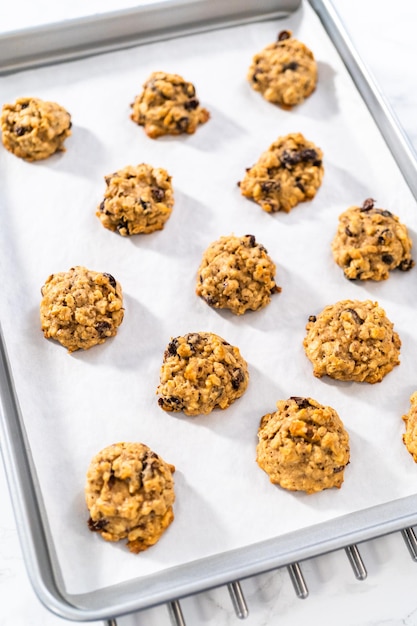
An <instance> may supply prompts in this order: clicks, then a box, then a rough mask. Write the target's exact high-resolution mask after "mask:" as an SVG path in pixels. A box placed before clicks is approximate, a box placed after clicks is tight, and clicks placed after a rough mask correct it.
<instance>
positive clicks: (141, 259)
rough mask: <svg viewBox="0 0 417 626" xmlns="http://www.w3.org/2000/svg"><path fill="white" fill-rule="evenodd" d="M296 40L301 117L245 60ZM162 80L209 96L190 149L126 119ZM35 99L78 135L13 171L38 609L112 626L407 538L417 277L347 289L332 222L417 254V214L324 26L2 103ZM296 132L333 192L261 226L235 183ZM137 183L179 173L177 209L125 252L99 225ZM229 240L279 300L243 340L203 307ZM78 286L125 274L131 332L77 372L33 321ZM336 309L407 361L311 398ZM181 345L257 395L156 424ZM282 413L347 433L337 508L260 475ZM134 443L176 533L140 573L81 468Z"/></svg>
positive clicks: (7, 412)
mask: <svg viewBox="0 0 417 626" xmlns="http://www.w3.org/2000/svg"><path fill="white" fill-rule="evenodd" d="M284 28H285V29H291V30H292V31H293V33H294V35H295V36H296V37H297V38H299V39H301V40H302V41H305V43H306V44H307V45H309V46H310V47H311V49H312V50H313V51H314V53H315V56H316V58H317V61H318V64H319V75H320V80H319V84H318V87H317V90H316V92H315V93H314V94H313V95H312V96H311V97H310V98H309V99H308V101H306V102H305V103H304V104H303V105H301V106H299V107H297V108H296V109H294V110H292V111H283V110H281V109H279V108H277V107H275V106H273V105H271V104H269V103H267V102H266V101H264V100H263V99H262V97H261V96H260V95H259V94H258V93H256V92H254V91H253V90H252V89H251V88H250V86H249V84H248V82H247V81H246V73H247V68H248V65H249V63H250V61H251V58H252V56H253V54H254V53H255V52H257V51H258V50H260V49H261V48H262V47H264V46H265V45H266V44H267V43H269V42H270V41H273V40H274V39H275V38H276V35H277V32H278V31H280V30H282V29H284ZM155 69H163V70H165V71H168V72H176V73H179V74H182V75H183V76H184V77H186V78H187V79H188V80H190V81H192V82H193V83H194V84H195V85H196V88H197V93H198V96H199V99H200V100H201V103H202V104H203V106H205V107H206V108H207V109H208V110H209V111H210V113H211V119H210V121H209V122H208V123H207V124H205V125H204V126H202V127H200V128H199V129H198V131H197V132H196V134H195V135H193V136H189V137H176V138H172V137H170V138H161V139H158V140H157V141H155V140H151V139H149V138H148V137H146V135H145V134H144V132H143V129H142V128H139V127H137V126H135V125H134V124H133V122H132V121H131V120H130V119H129V113H130V108H129V103H130V102H132V100H133V98H134V96H135V95H136V94H137V93H138V92H139V91H140V88H141V84H142V83H143V81H144V80H145V79H146V77H147V76H148V74H149V73H150V72H152V71H154V70H155ZM22 95H36V96H38V97H41V98H44V99H48V100H54V101H57V102H59V103H61V104H62V105H63V106H65V107H66V108H67V109H68V110H69V111H70V112H71V114H72V119H73V135H72V136H71V137H70V138H69V139H68V140H67V143H66V147H67V150H66V152H65V153H63V154H60V155H56V156H54V157H52V158H50V159H49V160H47V161H43V162H38V163H25V162H23V161H21V160H19V159H16V158H15V157H13V155H11V154H9V153H8V152H6V151H5V150H4V149H3V150H1V151H0V167H1V170H2V173H3V182H2V189H1V192H0V193H1V196H0V201H1V211H2V228H1V229H0V230H1V232H0V249H1V251H2V253H1V258H0V262H1V276H2V286H3V290H2V291H3V297H2V299H1V302H0V313H1V323H2V330H3V335H4V344H5V347H6V348H7V353H8V362H9V365H7V357H6V355H5V354H4V358H3V360H2V374H3V377H2V382H1V385H2V413H3V416H2V429H3V431H2V432H3V441H2V446H3V452H4V456H5V461H6V469H7V471H8V477H9V483H10V486H11V492H12V497H13V501H14V506H15V510H16V517H17V521H18V524H19V532H20V536H21V539H22V543H23V547H24V552H25V555H26V559H27V563H28V571H29V575H30V577H31V579H32V583H33V584H34V587H35V590H36V591H37V593H38V594H39V596H40V598H41V599H42V601H43V602H44V603H45V604H46V605H47V606H48V607H49V608H50V609H51V610H53V611H55V612H56V613H58V614H60V615H62V616H63V617H67V618H70V619H76V620H83V619H98V618H102V617H109V616H116V615H119V614H121V613H126V612H129V611H133V610H136V609H140V608H144V607H147V606H151V605H153V604H157V603H160V602H164V601H168V600H170V599H174V598H178V597H181V596H183V595H187V594H189V593H194V592H197V591H201V590H202V589H205V588H208V587H213V586H216V585H218V584H222V583H225V582H229V581H232V580H234V579H237V578H240V577H242V576H249V575H251V574H254V573H257V572H260V571H264V570H266V569H268V568H271V567H275V566H278V565H282V564H286V563H289V562H291V561H294V560H296V559H300V558H307V557H308V556H311V555H313V554H319V553H321V552H323V551H326V550H330V549H333V548H336V547H341V546H343V545H347V544H349V543H352V542H357V541H360V540H362V539H366V538H369V537H370V536H375V535H377V534H382V533H384V532H390V531H391V530H395V529H399V528H402V527H404V526H407V525H411V524H412V523H414V522H415V521H416V520H417V514H416V513H415V511H416V503H417V497H416V484H417V483H416V480H417V469H416V466H415V464H414V462H413V460H412V458H411V457H410V455H409V454H408V453H407V451H406V449H405V447H404V445H403V443H402V439H401V437H402V433H403V429H404V428H403V422H402V420H401V415H402V414H403V413H404V412H406V411H407V410H408V401H409V396H410V394H411V392H412V391H414V390H415V374H414V372H415V367H416V354H417V345H416V344H417V338H416V336H415V330H414V328H415V324H414V318H415V309H416V306H417V290H416V289H415V288H414V287H415V281H416V278H415V276H416V271H417V270H416V269H413V270H411V271H410V272H409V273H401V272H397V273H394V274H393V275H392V276H391V277H390V279H389V280H388V281H386V282H383V283H380V284H376V283H368V284H358V283H351V282H348V281H346V280H345V279H344V277H343V273H342V271H341V270H340V268H338V267H337V266H336V265H335V264H334V262H333V260H332V256H331V251H330V242H331V240H332V237H333V235H334V232H335V229H336V225H337V217H338V215H339V214H340V213H341V212H342V211H343V210H344V209H345V208H347V207H348V206H350V205H352V204H358V203H362V202H363V200H364V199H365V198H367V197H374V198H376V200H377V204H378V205H379V206H381V207H384V208H387V209H389V210H391V211H393V212H394V213H396V214H397V215H398V216H399V217H400V219H401V220H402V221H403V222H404V223H406V224H407V226H408V227H409V229H410V233H411V236H412V238H413V241H414V242H415V239H416V228H417V212H416V201H415V198H414V196H413V194H412V193H411V191H410V188H409V187H408V185H407V184H406V181H405V179H404V176H403V173H402V171H401V170H400V168H399V166H398V163H397V161H396V159H394V157H393V154H392V151H391V150H390V148H389V147H388V146H387V143H386V141H385V139H384V138H383V136H382V134H381V132H380V129H379V128H378V126H377V124H376V123H375V121H374V118H373V116H372V114H371V113H370V111H369V109H368V107H367V106H366V105H365V104H364V102H363V100H362V98H361V96H360V94H359V92H358V89H357V87H356V86H355V84H354V83H353V81H352V79H351V77H350V75H349V72H348V71H347V69H346V67H345V65H344V64H343V62H342V61H341V59H340V57H339V56H338V54H337V52H336V50H335V47H334V45H333V43H332V42H331V40H330V39H329V37H328V35H327V34H326V31H325V29H324V27H323V25H322V23H321V22H320V19H319V18H318V16H317V14H316V13H315V11H314V10H313V8H312V7H311V6H310V5H309V4H306V3H305V4H303V5H302V6H301V8H300V9H299V10H297V11H296V12H295V13H294V14H292V15H291V16H289V17H287V18H285V19H284V20H277V19H271V20H266V21H262V22H258V23H247V24H243V25H239V26H234V27H233V28H227V29H219V30H216V31H211V32H207V33H199V34H198V35H189V36H187V37H181V38H178V39H169V40H164V41H160V42H158V43H147V44H146V45H142V46H138V47H133V48H129V49H124V50H121V51H116V52H111V53H108V54H104V55H100V56H94V57H90V58H83V59H81V60H77V61H71V62H68V63H65V64H59V65H53V66H50V67H48V68H38V69H36V70H35V69H32V70H28V71H23V72H19V73H16V74H10V75H8V76H7V77H3V78H2V84H1V96H2V101H4V102H10V101H13V100H14V99H15V98H17V97H19V96H22ZM384 121H386V118H384ZM389 121H391V120H389ZM389 127H390V126H389ZM289 132H302V133H303V134H304V135H305V136H306V137H307V138H308V139H310V140H311V141H314V142H315V143H316V144H317V145H318V146H320V147H321V148H322V150H323V152H324V165H325V177H324V180H323V184H322V187H321V189H320V190H319V192H318V194H317V196H316V198H315V199H314V200H313V201H311V202H308V203H304V204H302V205H299V206H298V207H296V208H295V209H293V211H292V212H291V213H289V214H275V215H269V214H267V213H264V212H263V211H261V209H260V208H259V207H258V205H256V204H254V203H251V202H250V201H248V200H247V199H245V198H243V197H242V196H241V195H240V192H239V189H238V187H237V184H236V183H237V181H239V180H241V178H242V176H243V174H244V171H245V168H246V167H247V166H250V165H252V164H253V163H254V162H255V161H256V160H257V158H258V156H259V154H260V153H261V152H262V151H263V150H264V149H266V148H267V147H268V146H269V144H270V143H271V142H272V141H273V140H274V139H276V137H278V136H279V135H284V134H286V133H289ZM140 162H149V163H151V164H153V165H155V166H161V167H165V168H166V169H167V170H168V171H169V173H170V174H171V175H172V177H173V185H174V191H175V207H174V210H173V213H172V216H171V218H170V220H169V221H168V222H167V224H166V226H165V228H164V230H163V231H160V232H158V233H154V234H152V235H147V236H138V237H135V238H131V239H126V238H122V237H119V236H117V235H115V234H114V233H111V232H109V231H106V230H105V229H103V228H102V226H101V225H100V223H99V220H98V219H97V218H96V217H95V210H96V206H97V205H98V204H99V203H100V201H101V199H102V196H103V192H104V180H103V177H104V175H106V174H108V173H110V172H113V171H114V170H116V169H118V168H121V167H123V166H125V165H127V164H134V163H140ZM412 165H413V164H412V163H411V165H410V167H412ZM231 233H235V234H238V235H239V234H247V233H251V234H254V235H255V236H256V238H257V240H258V241H260V242H261V243H263V244H264V245H265V246H266V248H267V249H268V251H269V254H270V256H271V257H272V258H273V259H274V261H275V262H276V264H277V283H278V284H279V285H280V286H281V287H282V292H281V293H280V294H277V295H274V297H273V300H272V302H271V304H270V305H269V306H268V307H267V308H266V309H264V310H262V311H259V312H256V313H251V314H247V315H245V316H243V317H239V318H238V317H235V316H232V315H231V314H228V313H226V312H218V311H214V310H212V309H210V308H208V307H207V305H206V304H205V303H204V302H203V301H202V300H200V299H198V298H197V296H196V295H195V293H194V286H195V281H196V271H197V267H198V265H199V262H200V259H201V255H202V253H203V251H204V249H205V248H206V247H207V245H208V244H209V243H210V242H212V241H213V240H215V239H217V238H218V237H220V236H221V235H227V234H231ZM73 265H85V266H87V267H89V268H90V269H94V270H98V271H106V272H110V273H111V274H113V275H114V276H115V277H116V278H117V279H118V280H119V281H120V283H121V284H122V287H123V291H124V297H125V309H126V313H125V320H124V322H123V324H122V326H121V327H120V330H119V333H118V335H117V337H116V338H114V339H113V340H111V341H108V342H107V343H106V344H104V345H102V346H98V347H96V348H94V349H92V350H90V351H88V352H83V353H74V354H72V355H69V354H67V353H66V351H65V350H64V349H63V348H62V347H61V346H59V345H57V344H55V343H52V342H50V341H46V340H45V339H44V338H43V336H42V333H41V331H40V329H39V312H38V311H39V301H40V287H41V285H42V284H43V282H44V281H45V279H46V278H47V277H48V276H49V274H51V273H53V272H58V271H65V270H67V269H69V268H70V267H72V266H73ZM345 298H355V299H368V298H370V299H372V300H377V301H378V302H379V303H380V304H381V305H382V306H383V307H384V308H385V310H386V311H387V314H388V316H389V317H390V318H391V320H392V321H393V322H394V324H395V329H396V330H397V332H398V333H399V335H400V337H401V339H402V342H403V345H402V350H401V365H400V366H399V367H397V368H395V369H394V371H393V372H391V373H390V374H389V375H388V376H387V377H386V378H385V379H384V380H383V381H382V382H381V383H380V384H377V385H365V384H355V383H341V382H335V381H331V380H328V379H322V380H318V379H315V378H314V376H313V375H312V368H311V364H310V363H309V361H308V360H307V358H306V357H305V355H304V353H303V348H302V341H303V337H304V335H305V324H306V321H307V319H308V316H309V315H311V314H316V313H318V312H319V311H320V310H321V309H322V308H323V307H324V306H325V305H326V304H329V303H331V302H335V301H337V300H341V299H345ZM190 331H211V332H215V333H217V334H219V335H221V336H222V337H224V338H225V339H226V340H227V341H229V342H230V343H232V344H235V345H237V346H239V348H240V350H241V353H242V355H243V356H244V357H245V358H246V360H247V361H248V363H249V370H250V385H249V388H248V390H247V392H246V393H245V395H244V396H243V397H242V398H241V399H240V400H239V401H237V402H236V403H235V404H234V405H233V406H232V407H230V408H229V409H227V410H226V411H216V412H214V413H212V414H211V415H208V416H200V417H196V418H184V417H183V416H181V415H179V414H167V413H164V412H163V411H161V409H160V408H159V407H158V405H157V397H156V395H155V390H156V387H157V384H158V374H159V367H160V364H161V361H162V355H163V352H164V349H165V347H166V345H167V343H168V341H169V340H170V338H171V337H173V336H176V335H181V334H184V333H186V332H190ZM3 349H4V346H3ZM10 376H11V377H10ZM291 395H300V396H312V397H313V398H315V399H317V400H318V401H319V402H321V403H323V404H329V405H331V406H333V407H334V408H335V409H336V410H337V411H338V413H339V415H340V416H341V418H342V420H343V421H344V423H345V426H346V428H347V430H348V431H349V434H350V439H351V463H350V465H349V466H348V468H347V470H346V472H345V483H344V485H343V487H342V489H340V490H329V491H325V492H322V493H320V494H316V495H313V496H307V495H305V494H302V493H289V492H286V491H284V490H281V489H280V488H278V487H276V486H273V485H272V484H270V483H269V481H268V478H267V476H266V474H264V473H263V472H262V471H261V470H260V469H259V468H258V467H257V465H256V462H255V447H256V441H257V437H256V433H257V428H258V424H259V420H260V417H261V416H262V415H263V414H264V413H266V412H270V411H272V410H273V409H274V406H275V403H276V401H277V400H278V399H282V398H287V397H288V396H291ZM16 401H17V403H18V406H17V404H16ZM122 440H126V441H143V442H144V443H146V444H148V445H149V446H150V447H151V448H153V449H154V450H155V451H156V452H158V453H159V454H160V455H161V456H162V457H163V458H164V459H166V460H167V461H169V462H170V463H173V464H174V465H175V466H176V468H177V469H176V473H175V481H176V494H177V500H176V504H175V522H174V523H173V524H172V525H171V527H170V528H169V529H168V531H167V532H166V533H165V535H164V536H163V537H162V539H161V540H160V541H159V543H158V544H157V545H156V546H154V547H153V548H152V549H150V550H148V551H146V552H145V553H143V554H140V555H139V556H133V555H131V554H130V553H129V552H128V551H127V549H126V548H125V547H124V546H123V545H115V544H110V543H106V542H104V541H102V540H101V538H100V537H98V536H97V535H94V534H92V533H90V532H89V530H88V528H87V525H86V519H87V517H88V514H87V511H86V508H85V504H84V496H83V488H84V483H85V473H86V470H87V467H88V464H89V462H90V459H91V457H92V456H93V455H94V454H95V453H96V452H97V451H98V450H100V449H101V448H102V447H104V446H106V445H109V444H111V443H113V442H116V441H122Z"/></svg>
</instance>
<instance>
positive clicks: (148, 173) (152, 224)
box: [96, 163, 174, 237]
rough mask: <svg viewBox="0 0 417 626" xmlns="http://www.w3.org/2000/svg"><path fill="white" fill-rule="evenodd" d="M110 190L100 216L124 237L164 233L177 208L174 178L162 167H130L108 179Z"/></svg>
mask: <svg viewBox="0 0 417 626" xmlns="http://www.w3.org/2000/svg"><path fill="white" fill-rule="evenodd" d="M105 181H106V190H105V192H104V200H103V201H102V202H101V203H100V205H99V207H98V209H97V212H96V215H97V217H98V218H99V219H100V221H101V223H102V225H103V226H104V227H105V228H108V229H109V230H112V231H113V232H117V233H119V235H122V236H123V237H127V236H129V235H137V234H141V233H143V234H148V233H152V232H154V231H156V230H161V229H162V228H163V227H164V225H165V222H166V221H167V220H168V218H169V216H170V215H171V212H172V208H173V206H174V193H173V188H172V179H171V176H170V175H169V174H168V172H167V171H166V170H165V169H163V168H162V167H153V166H152V165H149V164H147V163H141V164H140V165H136V166H134V165H128V166H127V167H125V168H123V169H121V170H118V171H117V172H114V173H113V174H109V175H108V176H105Z"/></svg>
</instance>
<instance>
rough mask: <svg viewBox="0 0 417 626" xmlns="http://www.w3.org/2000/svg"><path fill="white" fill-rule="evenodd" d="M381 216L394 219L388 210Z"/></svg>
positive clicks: (382, 212)
mask: <svg viewBox="0 0 417 626" xmlns="http://www.w3.org/2000/svg"><path fill="white" fill-rule="evenodd" d="M381 215H383V216H384V217H392V213H391V211H387V210H386V209H384V211H381Z"/></svg>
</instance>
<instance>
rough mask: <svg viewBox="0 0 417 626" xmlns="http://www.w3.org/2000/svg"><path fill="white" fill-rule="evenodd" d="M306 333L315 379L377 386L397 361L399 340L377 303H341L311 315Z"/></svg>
mask: <svg viewBox="0 0 417 626" xmlns="http://www.w3.org/2000/svg"><path fill="white" fill-rule="evenodd" d="M306 330H307V334H306V337H305V338H304V342H303V345H304V350H305V353H306V355H307V357H308V358H309V359H310V361H311V363H312V364H313V373H314V375H315V376H317V377H318V378H321V377H322V376H329V377H330V378H334V379H337V380H345V381H356V382H367V383H377V382H380V381H381V380H382V379H383V378H384V376H385V375H386V374H388V373H389V372H390V371H391V370H392V369H393V368H394V367H395V366H396V365H398V364H399V362H400V361H399V354H400V347H401V341H400V338H399V336H398V334H397V333H396V332H395V331H394V325H393V323H392V322H391V321H390V320H389V319H388V317H387V315H386V313H385V311H384V309H383V308H382V307H380V306H379V304H378V302H372V301H371V300H364V301H359V300H341V301H339V302H336V303H335V304H331V305H329V306H326V307H325V308H324V309H323V311H322V312H321V313H320V314H319V315H317V316H316V315H311V316H310V317H309V321H308V324H307V326H306Z"/></svg>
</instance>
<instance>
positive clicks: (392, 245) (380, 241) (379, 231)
mask: <svg viewBox="0 0 417 626" xmlns="http://www.w3.org/2000/svg"><path fill="white" fill-rule="evenodd" d="M411 247H412V241H411V238H410V236H409V234H408V230H407V227H406V226H405V225H404V224H401V222H400V220H399V218H398V217H397V216H396V215H393V213H391V212H390V211H388V210H386V209H380V208H377V207H376V206H375V201H374V200H373V199H372V198H368V199H367V200H365V202H364V203H363V205H362V206H352V207H350V208H349V209H347V210H346V211H344V212H343V213H342V214H341V215H340V216H339V224H338V228H337V232H336V235H335V237H334V239H333V241H332V252H333V257H334V260H335V261H336V263H337V264H338V265H339V266H340V267H341V268H342V269H343V272H344V274H345V276H346V278H348V279H349V280H386V279H387V278H388V277H389V275H390V271H391V270H394V269H396V268H398V269H399V270H402V271H403V272H405V271H408V270H409V269H411V268H412V267H413V266H414V261H413V260H412V258H411Z"/></svg>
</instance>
